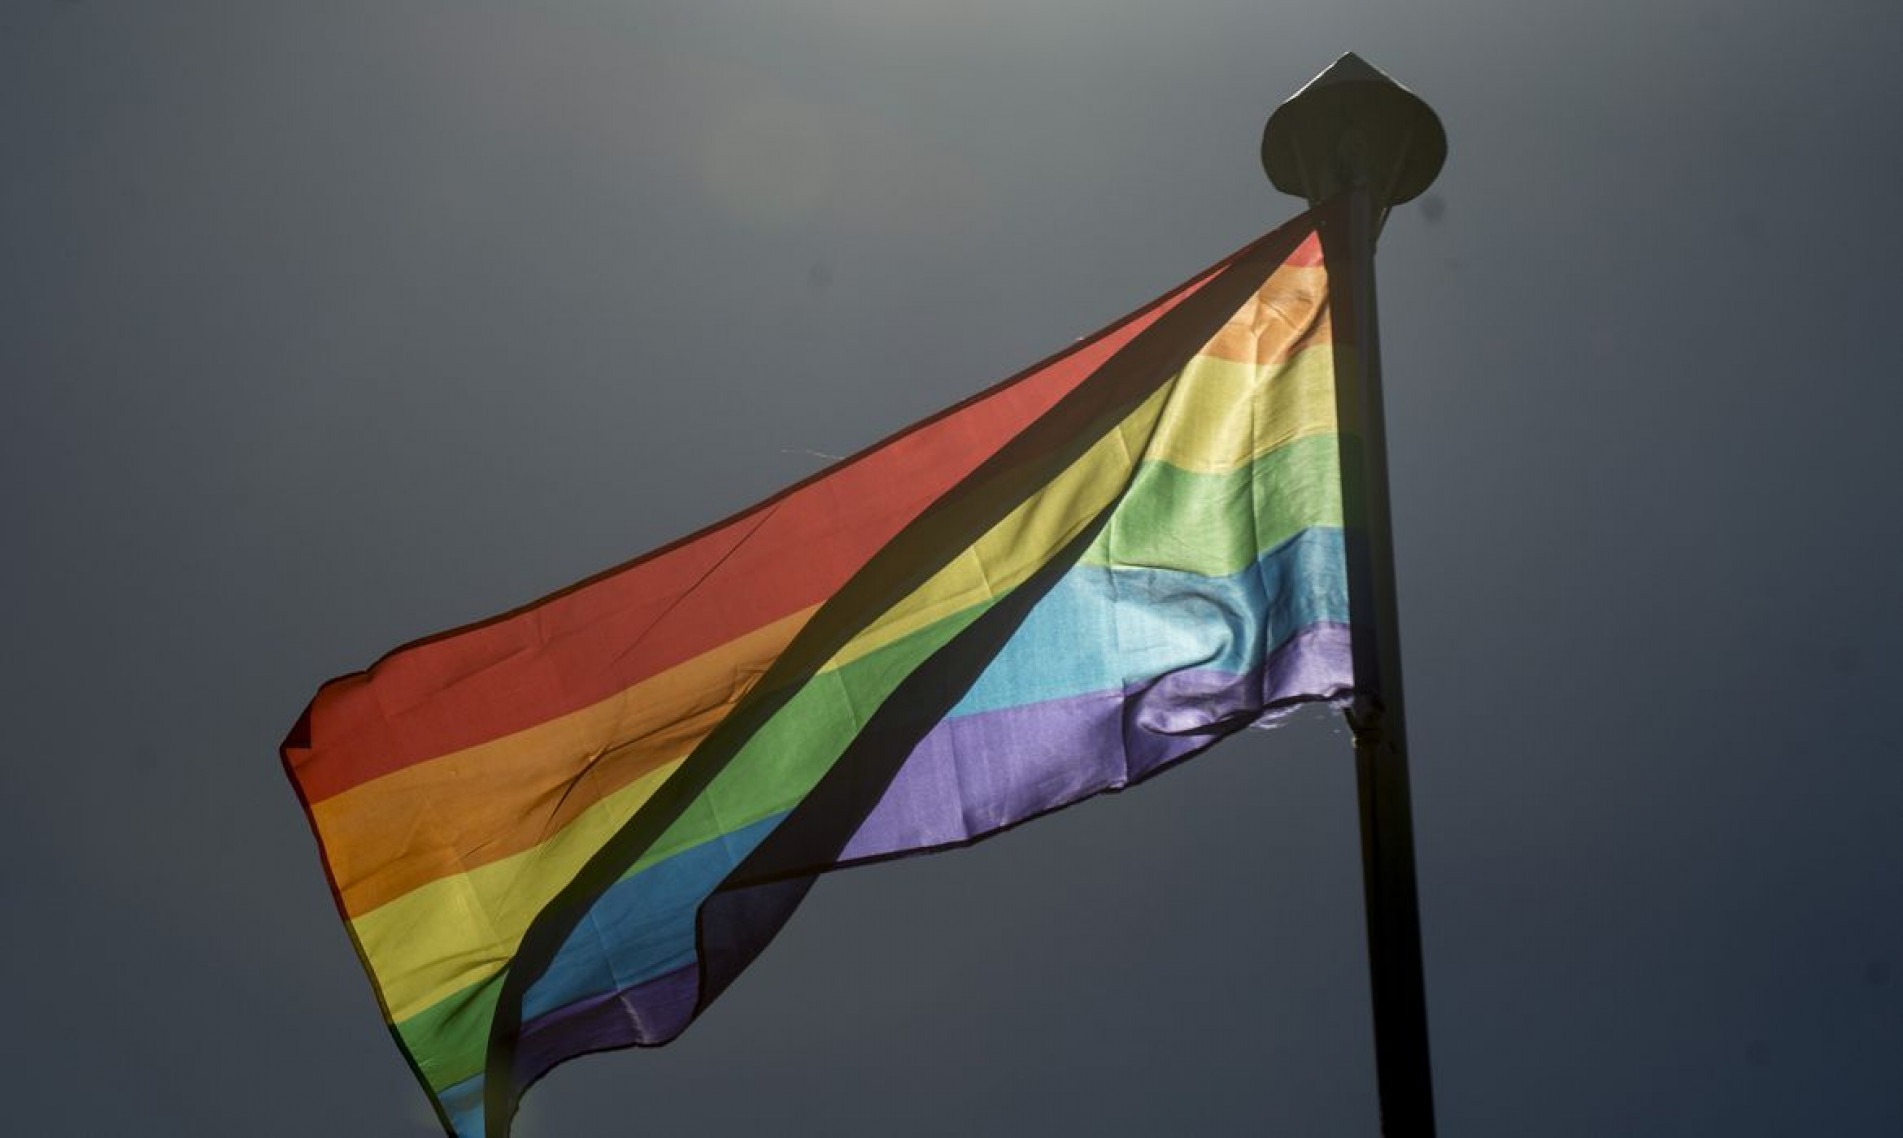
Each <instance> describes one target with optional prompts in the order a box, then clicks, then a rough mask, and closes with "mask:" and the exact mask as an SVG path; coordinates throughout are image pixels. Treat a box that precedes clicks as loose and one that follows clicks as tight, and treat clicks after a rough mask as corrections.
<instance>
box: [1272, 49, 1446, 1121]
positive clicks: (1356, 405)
mask: <svg viewBox="0 0 1903 1138" xmlns="http://www.w3.org/2000/svg"><path fill="white" fill-rule="evenodd" d="M1446 152H1447V141H1446V136H1445V134H1444V133H1443V132H1442V129H1441V126H1440V120H1439V118H1438V117H1437V116H1436V115H1435V114H1434V112H1433V110H1432V109H1431V108H1430V107H1428V105H1427V104H1426V103H1424V102H1422V101H1421V100H1420V99H1419V98H1417V97H1416V96H1415V95H1413V94H1412V93H1411V92H1409V91H1408V90H1407V89H1406V88H1404V87H1402V86H1401V85H1400V84H1398V83H1396V82H1394V80H1392V79H1390V78H1388V77H1387V76H1386V75H1384V74H1382V73H1381V72H1380V71H1379V70H1377V69H1376V68H1374V67H1372V66H1370V65H1369V64H1367V63H1366V62H1364V61H1363V60H1361V59H1360V58H1359V57H1358V56H1355V55H1354V54H1352V53H1351V54H1348V55H1344V56H1342V57H1341V59H1339V60H1337V61H1336V62H1335V63H1334V65H1333V66H1331V67H1329V68H1328V70H1326V71H1324V72H1322V73H1321V74H1320V75H1318V76H1316V77H1315V79H1313V80H1312V81H1310V82H1309V84H1308V85H1307V86H1305V87H1303V88H1302V89H1301V90H1300V91H1298V92H1296V94H1295V95H1294V96H1292V97H1291V98H1290V99H1289V100H1288V101H1287V102H1285V103H1283V104H1282V105H1281V106H1280V107H1278V108H1277V109H1276V111H1275V113H1274V115H1272V116H1271V117H1270V119H1269V123H1268V126H1267V128H1266V129H1265V130H1264V132H1263V138H1262V164H1263V167H1264V169H1266V170H1267V172H1268V175H1269V180H1270V181H1271V182H1273V183H1274V184H1275V186H1276V188H1278V189H1281V190H1285V191H1287V192H1289V193H1293V194H1297V195H1300V196H1302V197H1304V198H1307V199H1308V201H1309V202H1310V204H1311V205H1315V206H1326V207H1327V208H1325V209H1323V210H1322V215H1321V222H1320V224H1321V230H1322V244H1323V255H1324V257H1325V259H1326V261H1327V264H1328V271H1329V281H1330V287H1331V290H1332V295H1333V297H1334V298H1335V301H1336V303H1335V304H1334V305H1333V306H1332V312H1331V316H1332V320H1333V330H1334V338H1335V344H1336V351H1335V370H1336V407H1337V411H1338V418H1339V420H1340V428H1339V430H1340V438H1341V474H1342V489H1343V495H1342V497H1343V503H1342V506H1343V511H1342V512H1343V529H1344V533H1345V536H1346V542H1347V551H1348V576H1349V596H1348V608H1349V619H1350V622H1351V623H1352V625H1353V629H1354V669H1355V697H1354V701H1353V703H1352V705H1351V706H1350V708H1349V709H1348V713H1347V715H1348V722H1349V725H1350V727H1351V728H1352V729H1353V732H1354V741H1355V771H1356V781H1357V784H1358V787H1359V797H1360V806H1361V867H1362V887H1363V892H1364V895H1365V903H1366V907H1367V924H1368V968H1369V974H1370V979H1371V981H1372V996H1373V1000H1372V1002H1373V1007H1374V1050H1375V1081H1376V1085H1377V1087H1378V1090H1379V1094H1380V1108H1381V1133H1382V1134H1383V1135H1384V1136H1385V1138H1433V1134H1434V1101H1433V1081H1432V1077H1431V1074H1430V1068H1429V1063H1428V1037H1427V998H1426V985H1425V981H1424V976H1423V968H1422V963H1421V927H1420V926H1421V921H1420V903H1419V899H1418V895H1417V892H1416V888H1415V874H1414V832H1413V819H1412V810H1411V808H1410V805H1409V792H1408V771H1407V751H1408V748H1407V721H1406V715H1405V709H1404V708H1405V705H1404V701H1403V698H1402V685H1401V641H1400V627H1399V620H1398V613H1399V606H1398V604H1397V603H1396V600H1395V585H1394V543H1393V529H1392V526H1391V524H1390V520H1389V513H1388V471H1387V465H1388V463H1387V431H1386V423H1385V421H1384V416H1383V408H1382V397H1381V348H1380V338H1379V336H1378V334H1377V331H1376V323H1375V289H1374V246H1375V238H1376V236H1377V234H1378V233H1379V232H1380V227H1381V222H1382V221H1383V220H1384V219H1385V217H1386V216H1387V211H1388V209H1389V207H1391V206H1394V205H1397V204H1399V203H1401V202H1404V201H1408V200H1410V199H1412V198H1414V197H1416V196H1417V195H1419V194H1420V193H1421V191H1423V190H1425V189H1426V188H1427V186H1428V185H1430V184H1431V183H1432V182H1433V180H1434V177H1435V176H1436V175H1437V174H1438V173H1439V172H1440V166H1441V163H1442V161H1443V160H1444V158H1445V157H1446ZM1344 284H1345V285H1346V286H1347V287H1346V288H1345V289H1343V288H1342V287H1341V286H1342V285H1344ZM1344 293H1345V295H1344Z"/></svg>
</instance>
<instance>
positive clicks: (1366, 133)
mask: <svg viewBox="0 0 1903 1138" xmlns="http://www.w3.org/2000/svg"><path fill="white" fill-rule="evenodd" d="M1446 158H1447V134H1446V132H1445V131H1444V130H1442V129H1441V125H1440V116H1439V115H1436V114H1435V113H1434V109H1433V108H1432V107H1430V106H1428V105H1427V104H1426V103H1425V102H1423V101H1421V98H1420V96H1418V95H1416V94H1414V92H1412V91H1410V90H1408V89H1407V88H1406V87H1403V86H1401V85H1400V84H1399V83H1396V82H1395V81H1394V80H1393V79H1390V78H1388V76H1387V75H1385V74H1384V73H1382V71H1381V70H1380V69H1379V68H1377V67H1375V66H1374V65H1373V64H1371V63H1369V62H1367V61H1366V60H1364V59H1362V58H1361V57H1360V56H1358V55H1356V54H1355V53H1354V52H1349V53H1348V54H1346V55H1344V56H1342V57H1341V58H1340V59H1337V60H1336V61H1335V62H1334V64H1333V65H1332V66H1330V67H1329V68H1328V70H1326V71H1324V72H1322V73H1321V74H1320V75H1317V76H1315V78H1313V79H1311V80H1309V81H1308V84H1307V86H1305V87H1303V88H1302V89H1301V90H1299V91H1297V92H1295V94H1294V95H1292V96H1290V97H1289V100H1288V101H1287V102H1285V103H1283V104H1282V105H1281V106H1279V107H1277V108H1276V109H1275V113H1274V114H1272V115H1270V116H1269V124H1268V126H1267V127H1266V128H1265V129H1264V130H1263V132H1262V168H1263V169H1264V170H1266V171H1267V172H1268V175H1269V181H1270V182H1272V183H1274V185H1275V188H1276V189H1278V190H1281V191H1283V192H1284V193H1290V194H1294V195H1296V196H1297V197H1301V198H1306V199H1308V201H1309V202H1310V203H1317V202H1321V201H1323V200H1325V199H1327V198H1330V197H1333V196H1334V194H1335V193H1336V191H1338V190H1341V189H1343V188H1345V187H1347V186H1351V185H1357V184H1365V185H1367V186H1368V187H1369V189H1371V190H1372V191H1373V192H1374V198H1375V204H1376V205H1377V207H1379V208H1380V209H1383V210H1385V209H1387V208H1388V207H1390V206H1396V205H1400V204H1401V203H1402V202H1405V201H1412V200H1413V199H1414V198H1416V197H1419V196H1420V194H1421V192H1422V191H1423V190H1425V189H1427V187H1428V186H1430V185H1432V184H1433V182H1434V178H1435V177H1436V176H1437V175H1438V174H1439V173H1440V168H1441V163H1442V162H1444V161H1446Z"/></svg>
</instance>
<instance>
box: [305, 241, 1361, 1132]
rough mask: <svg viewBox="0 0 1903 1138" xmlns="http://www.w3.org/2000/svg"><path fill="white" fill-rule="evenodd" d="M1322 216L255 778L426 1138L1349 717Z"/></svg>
mask: <svg viewBox="0 0 1903 1138" xmlns="http://www.w3.org/2000/svg"><path fill="white" fill-rule="evenodd" d="M1320 218H1321V215H1318V214H1309V215H1304V216H1303V217H1301V218H1298V219H1296V220H1295V221H1293V222H1291V223H1290V224H1288V225H1286V226H1284V227H1282V228H1281V229H1279V230H1277V231H1275V232H1274V233H1271V234H1269V235H1268V236H1267V237H1264V238H1263V239H1261V240H1260V241H1258V242H1256V243H1255V244H1253V245H1250V246H1249V247H1247V248H1245V249H1244V250H1242V251H1241V252H1239V253H1237V254H1236V255H1234V256H1233V257H1231V258H1229V259H1228V260H1226V261H1224V262H1222V263H1221V264H1219V265H1217V266H1215V267H1214V268H1212V269H1210V270H1208V271H1206V272H1204V273H1203V274H1201V275H1199V276H1197V277H1196V278H1195V279H1193V280H1191V281H1190V282H1189V283H1187V284H1185V285H1183V286H1182V287H1180V288H1178V289H1176V290H1175V291H1173V292H1170V293H1169V294H1167V295H1165V296H1164V297H1162V298H1160V299H1159V300H1157V301H1155V302H1153V303H1151V304H1150V305H1149V306H1147V307H1146V308H1144V309H1142V310H1141V311H1139V312H1137V313H1135V314H1133V315H1131V316H1129V317H1127V318H1125V319H1124V320H1122V321H1120V322H1118V323H1117V324H1115V325H1113V326H1111V327H1110V328H1108V329H1106V330H1105V331H1103V332H1100V333H1098V334H1097V335H1095V336H1092V337H1090V338H1088V339H1086V340H1082V341H1079V342H1078V343H1077V344H1075V345H1073V346H1072V347H1070V348H1068V349H1066V350H1065V351H1063V352H1062V353H1060V354H1058V355H1057V356H1055V357H1053V358H1051V359H1049V360H1046V361H1045V362H1043V363H1041V364H1039V365H1037V366H1035V367H1033V368H1031V369H1030V370H1029V371H1026V372H1024V373H1022V374H1020V375H1018V376H1016V377H1014V378H1012V379H1010V380H1008V381H1006V382H1005V383H1003V384H1001V385H999V386H997V387H994V388H992V389H991V390H989V391H986V392H984V393H983V394H980V395H978V396H976V397H974V398H972V399H970V400H968V401H967V402H965V403H963V404H960V405H959V406H957V407H954V408H952V409H950V410H948V411H946V412H944V413H942V414H940V415H938V416H936V417H934V418H932V419H929V420H927V421H925V422H922V423H919V424H917V425H915V426H913V427H911V428H909V429H907V430H905V431H903V432H901V433H900V434H898V435H896V436H894V437H893V438H890V439H888V440H886V441H885V442H882V443H880V444H878V445H876V446H874V447H872V448H871V449H869V450H866V451H864V452H862V453H861V454H859V455H857V456H855V457H853V458H850V459H847V460H846V461H844V462H841V463H839V464H838V465H836V466H834V467H832V468H831V469H829V470H827V471H825V472H823V473H821V474H819V475H817V476H815V477H813V478H812V479H809V480H808V481H806V482H803V483H801V484H799V485H797V486H794V487H792V488H791V489H788V490H786V491H784V492H783V493H781V494H779V495H777V496H775V497H773V498H771V499H768V500H767V501H765V502H762V503H761V504H759V505H758V506H755V507H753V508H752V509H749V510H747V511H745V512H743V513H741V514H739V515H736V516H735V517H733V518H730V519H728V520H726V521H724V522H720V523H718V524H717V525H714V526H712V527H711V528H709V529H706V530H703V531H702V532H700V533H698V534H695V535H693V536H691V537H688V538H685V539H683V540H681V541H679V542H676V543H675V544H673V545H670V546H667V547H666V548H664V549H660V550H657V551H655V552H654V553H651V554H648V555H646V556H644V557H641V558H639V559H637V560H635V561H632V562H630V563H628V564H626V565H623V566H620V567H618V568H616V569H612V570H610V571H608V572H606V573H603V574H601V575H599V576H597V577H594V578H592V579H590V580H587V581H584V582H582V583H580V584H578V585H575V586H573V587H571V588H568V589H565V590H563V591H561V592H559V593H556V594H554V595H552V596H550V597H547V598H545V599H543V600H540V601H537V602H535V603H533V604H530V605H528V606H525V607H523V608H520V609H517V610H515V611H513V612H510V613H507V614H504V615H502V616H499V617H496V618H494V619H492V620H487V621H483V622H481V623H479V624H475V625H471V626H468V627H466V628H461V629H457V630H455V631H452V632H447V633H443V634H441V635H438V636H434V637H431V638H429V639H426V640H422V641H419V642H417V643H414V644H410V645H408V646H405V647H403V648H399V649H397V650H396V651H394V652H392V653H391V654H389V655H388V656H385V657H384V658H383V659H382V660H380V661H379V662H378V663H376V664H375V665H374V666H372V667H371V668H370V669H368V670H367V671H363V672H357V673H353V674H351V675H348V676H344V677H341V678H339V679H336V680H332V681H331V682H329V683H328V684H325V685H324V687H323V688H322V689H320V690H319V691H318V693H317V696H316V697H315V698H314V699H313V700H312V701H311V704H310V707H309V708H308V709H307V710H306V711H305V713H304V715H303V717H302V718H301V719H300V720H299V721H298V723H297V725H296V727H295V728H293V729H292V731H291V733H290V736H289V738H287V739H286V740H285V743H284V747H283V758H284V763H285V768H286V770H287V771H288V772H289V774H290V777H291V780H292V782H293V783H294V784H295V785H296V788H297V792H298V794H299V796H300V798H301V799H302V801H303V803H304V806H305V809H306V811H307V813H308V815H309V817H310V822H311V826H312V829H313V831H314V833H315V834H316V837H317V841H318V845H319V848H320V851H321V853H322V858H323V863H324V867H325V870H326V872H327V873H328V875H329V878H330V883H331V889H332V892H333V893H334V895H335V898H336V902H337V907H338V909H339V911H340V912H341V914H342V916H343V918H344V921H345V923H346V926H347V927H348V929H349V931H350V935H351V939H352V941H353V942H354V944H355V945H356V948H357V951H358V954H359V955H360V956H361V957H362V959H363V964H364V968H365V969H366V971H367V972H368V973H369V975H370V980H371V983H372V985H373V986H374V988H375V990H376V994H377V998H378V1000H379V1002H380V1004H381V1007H382V1010H383V1014H384V1017H385V1018H386V1020H387V1021H388V1022H389V1024H390V1027H391V1030H392V1032H393V1034H394V1035H395V1037H396V1040H397V1043H398V1045H399V1046H400V1047H401V1048H402V1051H403V1053H404V1054H405V1055H406V1056H407V1057H408V1059H409V1061H410V1063H411V1065H412V1066H413V1067H414V1068H415V1070H416V1073H417V1076H418V1077H419V1079H420V1080H421V1081H422V1083H423V1085H424V1087H425V1089H426V1090H427V1091H428V1092H429V1094H430V1097H431V1099H432V1101H433V1102H434V1103H435V1104H436V1107H437V1111H438V1114H439V1116H440V1117H441V1119H442V1121H443V1124H444V1126H445V1128H446V1129H447V1130H448V1131H449V1132H450V1133H452V1134H454V1135H458V1136H460V1138H480V1136H485V1135H486V1136H488V1138H499V1136H502V1135H506V1134H507V1132H508V1127H509V1121H510V1119H511V1118H512V1116H513V1115H514V1113H515V1109H516V1104H517V1103H518V1101H519V1100H520V1096H521V1094H522V1093H523V1091H524V1090H526V1089H527V1087H528V1086H529V1085H530V1084H531V1083H532V1082H534V1081H535V1080H536V1079H537V1078H539V1077H540V1076H541V1075H543V1074H544V1073H545V1072H547V1071H548V1070H549V1069H550V1068H552V1067H554V1066H555V1065H556V1064H558V1063H560V1062H562V1061H563V1060H565V1059H568V1058H571V1057H574V1056H576V1055H580V1054H584V1053H586V1052H591V1051H600V1050H604V1049H609V1048H617V1047H627V1046H632V1045H655V1044H660V1043H665V1042H667V1041H668V1040H670V1039H672V1038H674V1037H675V1036H676V1035H678V1034H679V1033H680V1032H681V1030H682V1029H684V1028H685V1027H686V1026H687V1025H688V1023H689V1022H691V1021H692V1020H693V1019H694V1017H695V1016H696V1015H698V1014H699V1013H700V1012H701V1011H702V1010H704V1009H705V1008H706V1007H707V1006H708V1004H709V1003H710V1002H711V1001H712V1000H713V999H714V998H715V997H716V996H718V995H719V994H720V992H721V991H723V990H724V989H725V988H726V987H727V985H728V984H729V983H731V982H732V981H733V979H734V978H735V976H737V975H738V973H739V972H740V971H741V969H743V968H744V967H745V966H746V965H747V963H748V962H749V961H751V960H752V959H753V958H754V957H755V956H756V955H757V954H758V953H759V952H760V950H761V949H762V948H764V947H765V945H766V944H767V942H768V941H769V940H771V939H772V937H773V936H774V934H775V933H776V932H777V931H778V930H779V929H780V927H781V926H782V925H783V924H784V923H785V921H786V920H787V919H788V917H789V916H790V915H791V913H792V911H793V909H794V908H795V907H796V906H797V905H798V903H799V901H800V900H801V898H802V897H803V896H804V895H805V893H806V890H807V889H808V888H809V887H810V886H811V884H812V882H813V880H814V878H815V877H816V875H817V874H819V873H821V872H823V871H825V870H828V869H832V868H835V867H838V866H845V865H852V864H856V863H863V862H868V861H873V860H877V859H881V858H890V857H896V856H900V855H904V854H912V853H919V852H923V851H929V850H935V849H942V848H946V847H951V846H958V845H964V844H968V843H970V842H973V841H976V840H978V839H980V838H983V837H985V836H986V835H989V834H993V833H996V832H998V831H1000V830H1002V829H1004V828H1006V827H1008V826H1011V825H1014V824H1016V823H1018V822H1022V821H1024V820H1026V819H1028V818H1031V817H1034V816H1036V815H1038V814H1041V813H1045V812H1048V811H1050V810H1054V809H1056V808H1058V807H1061V806H1065V805H1068V804H1070V803H1073V802H1076V801H1078V800H1080V799H1083V798H1087V797H1089V796H1091V795H1094V794H1098V793H1101V792H1104V791H1110V790H1117V789H1120V788H1122V787H1124V786H1126V785H1128V784H1130V783H1133V782H1136V781H1138V780H1140V779H1142V778H1145V777H1147V776H1149V775H1151V774H1153V773H1155V772H1156V771H1158V770H1160V769H1162V768H1164V767H1165V766H1167V765H1169V764H1171V763H1173V762H1176V761H1177V760H1180V759H1182V758H1185V757H1187V756H1189V755H1192V754H1195V753H1196V752H1198V751H1201V750H1203V749H1205V748H1207V747H1208V746H1210V745H1211V744H1212V743H1214V742H1215V741H1217V740H1218V739H1220V738H1222V737H1224V736H1226V735H1228V734H1231V733H1233V732H1235V731H1237V730H1240V729H1242V728H1244V727H1247V726H1249V725H1251V724H1258V723H1261V722H1263V721H1265V720H1266V719H1268V718H1270V717H1273V716H1275V715H1276V714H1278V713H1280V712H1282V711H1284V710H1286V709H1288V708H1289V707H1291V706H1293V705H1294V704H1297V703H1300V702H1303V701H1314V700H1341V699H1344V698H1345V697H1346V696H1347V695H1348V694H1349V689H1350V687H1351V685H1352V682H1353V667H1352V662H1351V652H1350V638H1349V634H1348V612H1347V606H1348V601H1347V571H1346V569H1345V567H1344V545H1343V538H1342V528H1341V522H1342V499H1341V485H1342V482H1341V475H1340V459H1339V450H1338V437H1337V430H1336V395H1335V383H1334V375H1335V355H1334V354H1335V352H1336V350H1337V346H1336V345H1335V344H1334V343H1333V341H1332V339H1331V336H1330V321H1329V299H1328V298H1329V290H1328V280H1327V268H1326V266H1325V264H1324V261H1323V258H1322V255H1321V243H1320V240H1319V235H1318V232H1317V229H1318V226H1319V225H1320V224H1322V222H1321V220H1320Z"/></svg>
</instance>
